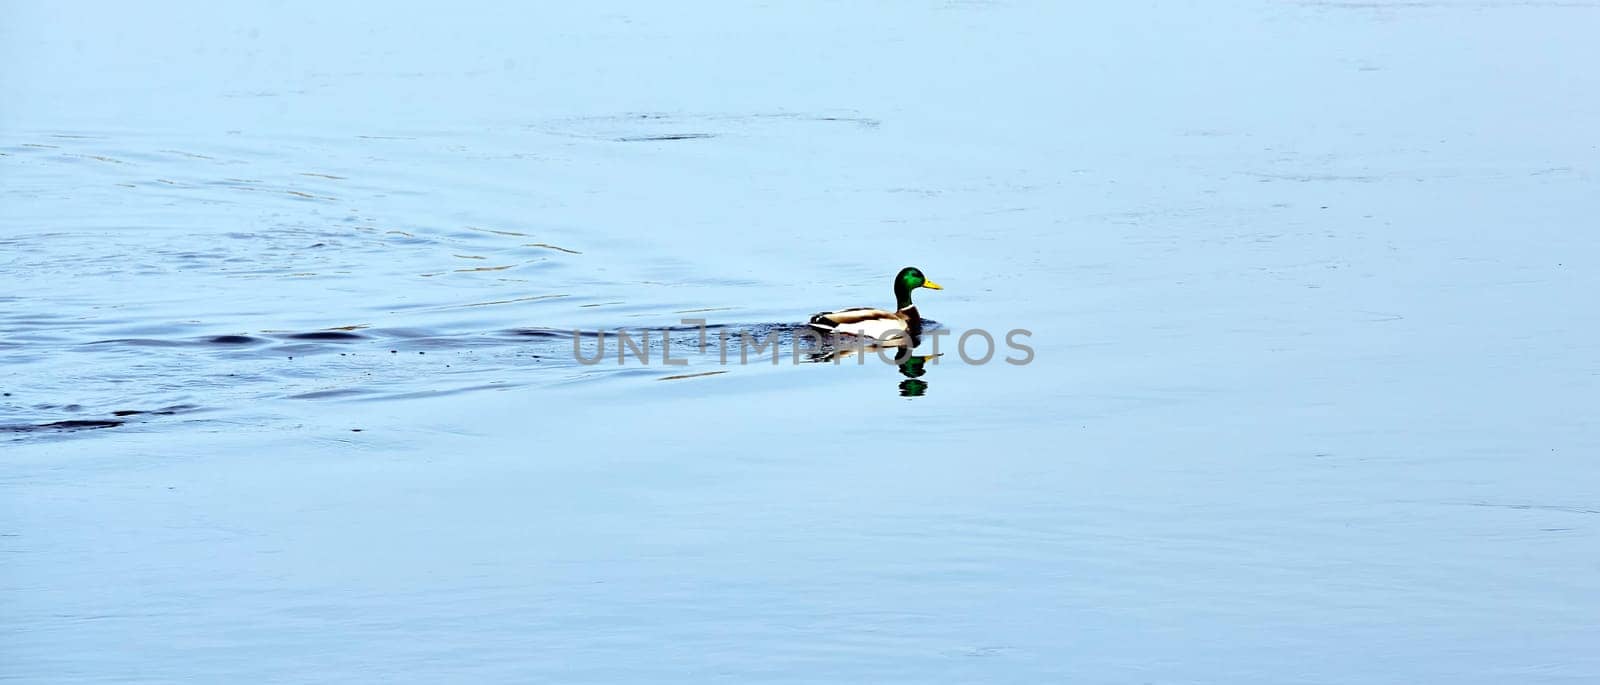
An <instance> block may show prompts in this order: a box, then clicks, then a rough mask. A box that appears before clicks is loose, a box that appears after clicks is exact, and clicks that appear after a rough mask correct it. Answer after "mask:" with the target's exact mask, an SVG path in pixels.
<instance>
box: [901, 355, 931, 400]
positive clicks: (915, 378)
mask: <svg viewBox="0 0 1600 685" xmlns="http://www.w3.org/2000/svg"><path fill="white" fill-rule="evenodd" d="M937 356H939V355H927V356H922V357H916V356H913V357H907V358H906V359H905V361H902V362H900V364H899V367H900V375H902V376H905V377H906V379H905V380H903V381H900V396H901V397H922V396H923V395H925V394H927V392H928V382H927V381H925V380H922V375H923V374H925V373H927V372H928V369H927V363H928V360H929V359H932V358H934V357H937Z"/></svg>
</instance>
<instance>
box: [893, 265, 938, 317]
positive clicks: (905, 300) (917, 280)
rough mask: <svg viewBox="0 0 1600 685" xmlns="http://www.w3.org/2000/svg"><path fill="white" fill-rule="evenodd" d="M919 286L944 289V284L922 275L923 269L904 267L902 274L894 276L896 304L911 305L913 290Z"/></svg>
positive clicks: (901, 305)
mask: <svg viewBox="0 0 1600 685" xmlns="http://www.w3.org/2000/svg"><path fill="white" fill-rule="evenodd" d="M917 288H929V289H932V290H944V286H942V285H939V284H938V283H934V282H933V281H930V280H928V277H927V276H924V275H922V269H918V268H917V267H914V266H908V267H906V268H904V269H901V270H900V274H899V275H897V276H895V277H894V297H895V300H896V304H897V305H898V306H900V307H901V308H905V307H909V306H911V291H912V290H915V289H917Z"/></svg>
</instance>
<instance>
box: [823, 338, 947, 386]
mask: <svg viewBox="0 0 1600 685" xmlns="http://www.w3.org/2000/svg"><path fill="white" fill-rule="evenodd" d="M891 350H892V351H893V354H892V355H890V354H889V352H890V351H891ZM914 352H915V349H914V348H910V347H900V346H878V345H854V346H849V347H833V346H830V345H827V344H823V345H822V346H820V347H818V348H816V349H815V350H814V351H812V352H810V353H808V354H807V355H806V360H807V361H810V362H813V363H824V362H832V363H835V364H838V363H842V362H843V361H844V360H846V359H850V358H851V357H857V359H856V361H857V363H862V364H864V363H866V362H867V361H868V360H869V357H870V356H871V355H877V356H878V357H879V359H880V360H881V361H885V362H890V361H892V362H893V363H894V364H895V368H897V369H899V370H900V375H902V376H905V380H902V381H900V384H899V388H900V396H901V397H922V396H923V395H926V394H927V393H928V382H927V381H925V380H922V377H923V376H924V375H925V374H927V373H928V369H927V365H928V360H929V359H933V358H934V357H939V356H942V355H939V354H929V355H918V354H914Z"/></svg>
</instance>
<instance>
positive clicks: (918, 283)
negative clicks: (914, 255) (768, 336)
mask: <svg viewBox="0 0 1600 685" xmlns="http://www.w3.org/2000/svg"><path fill="white" fill-rule="evenodd" d="M917 288H930V289H933V290H944V286H941V285H939V284H938V283H934V282H933V281H930V280H928V278H927V277H926V276H923V275H922V270H921V269H918V268H917V267H914V266H908V267H906V268H904V269H901V270H900V273H899V274H898V275H896V276H895V277H894V300H895V310H894V311H892V312H890V311H884V310H882V309H874V308H872V307H853V308H851V309H841V310H839V311H836V312H822V313H821V314H817V315H815V316H813V317H811V322H810V323H808V324H806V325H808V326H810V327H811V328H812V329H814V330H817V331H819V332H822V333H826V334H833V333H842V334H847V335H856V336H861V337H865V338H876V339H878V340H886V339H888V338H890V337H892V335H893V334H895V333H899V334H901V335H906V336H909V337H910V338H911V340H912V343H913V344H915V343H916V341H918V340H920V339H921V338H922V315H920V314H918V313H917V306H916V305H914V304H911V291H912V290H915V289H917Z"/></svg>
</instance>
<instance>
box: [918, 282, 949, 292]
mask: <svg viewBox="0 0 1600 685" xmlns="http://www.w3.org/2000/svg"><path fill="white" fill-rule="evenodd" d="M922 287H924V288H932V289H934V290H944V286H942V285H939V284H938V283H934V282H933V281H923V282H922Z"/></svg>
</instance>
